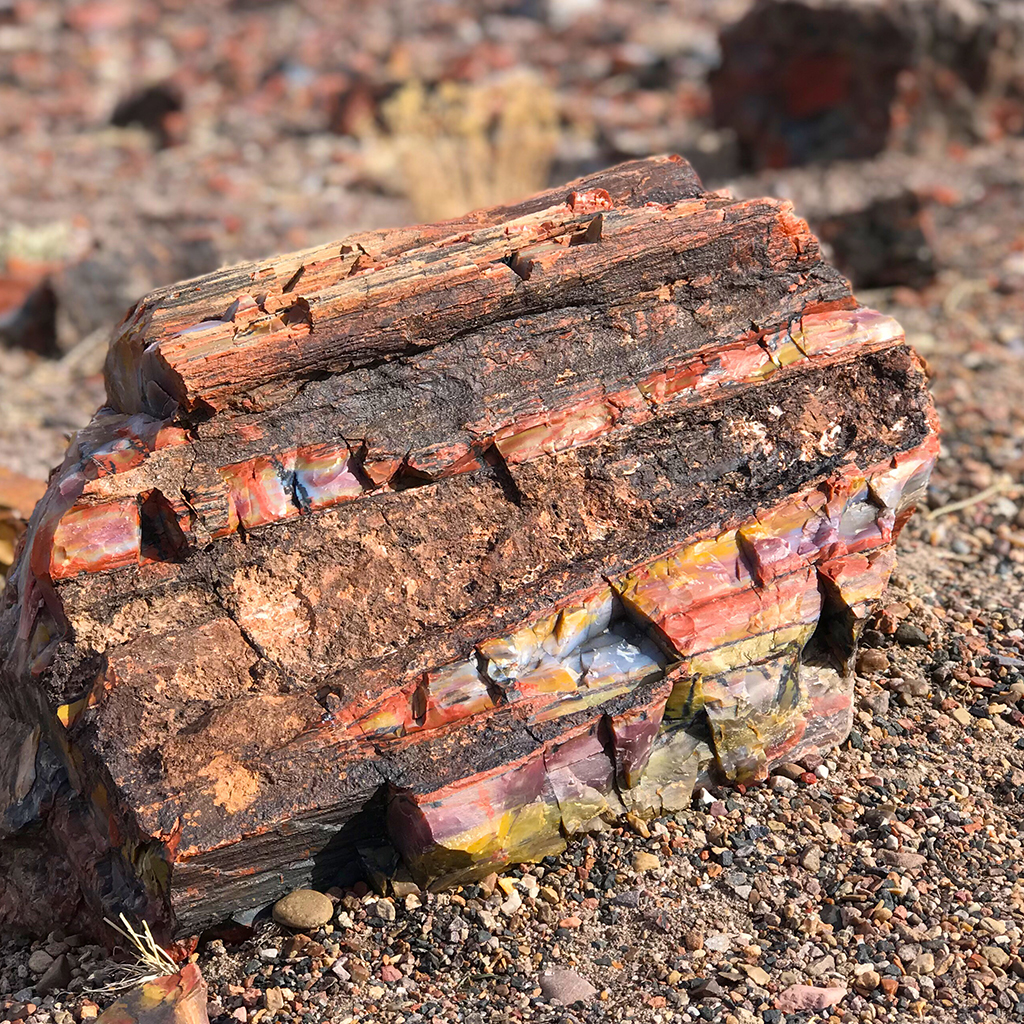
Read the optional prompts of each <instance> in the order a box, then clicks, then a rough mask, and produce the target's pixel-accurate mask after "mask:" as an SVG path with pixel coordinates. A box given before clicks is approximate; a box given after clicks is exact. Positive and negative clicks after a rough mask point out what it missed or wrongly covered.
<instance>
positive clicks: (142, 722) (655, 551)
mask: <svg viewBox="0 0 1024 1024" xmlns="http://www.w3.org/2000/svg"><path fill="white" fill-rule="evenodd" d="M107 385H108V396H109V404H108V406H107V407H106V408H104V409H103V410H101V411H100V412H99V413H98V414H97V416H96V417H95V419H94V420H93V422H92V423H91V424H90V425H89V426H88V427H86V428H85V429H84V430H82V431H80V432H79V434H78V435H77V437H76V438H75V440H74V442H73V443H72V446H71V448H70V449H69V452H68V455H67V458H66V460H65V462H64V465H63V466H62V467H61V468H60V469H59V470H58V471H57V472H56V473H55V475H54V476H53V478H52V480H51V483H50V487H49V490H48V492H47V494H46V496H45V497H44V499H43V500H42V502H40V504H39V506H38V507H37V509H36V511H35V514H34V516H33V519H32V523H31V524H30V529H29V531H28V533H27V535H26V539H25V543H24V547H23V550H22V552H21V554H20V557H19V560H18V562H17V564H16V566H15V567H14V568H13V569H12V572H11V575H10V582H9V586H8V591H7V596H6V602H5V606H4V611H3V617H2V620H0V631H2V643H3V656H4V661H3V666H2V671H0V700H2V704H0V708H2V717H0V723H2V724H0V729H2V730H3V735H4V736H5V737H7V738H8V739H9V740H10V742H9V743H7V744H6V745H5V744H0V815H2V816H0V837H2V839H3V841H2V842H0V922H3V923H5V924H10V923H13V924H20V925H21V926H23V927H26V928H29V929H34V930H40V929H43V928H45V927H47V926H49V925H50V924H52V923H53V922H54V921H57V920H60V921H64V922H68V921H70V920H72V919H73V918H76V917H78V918H80V919H81V923H82V924H83V925H89V924H90V923H95V922H96V921H98V920H100V919H102V917H103V916H108V917H114V918H116V915H117V914H118V913H120V912H121V911H124V912H126V913H128V914H129V915H134V916H136V917H146V918H147V919H148V920H150V921H151V922H153V923H154V924H157V925H159V926H162V927H163V928H164V929H165V930H173V929H174V928H176V927H179V928H193V927H196V926H198V925H200V924H202V923H203V922H205V921H210V920H214V919H217V918H218V917H222V916H226V915H227V914H229V913H231V912H233V911H236V910H238V909H239V908H241V907H246V906H259V905H262V904H265V903H267V902H269V901H270V900H272V899H274V898H276V897H277V896H278V895H279V894H280V892H281V891H282V890H283V889H286V888H289V887H295V886H298V885H306V884H313V885H318V884H319V885H329V884H331V883H333V882H335V881H338V880H342V879H344V877H345V876H346V873H348V874H349V875H351V874H352V873H353V872H359V871H360V870H361V869H360V866H359V863H360V856H361V852H360V851H367V850H379V849H380V848H381V846H382V845H383V844H388V843H390V844H392V845H393V847H394V849H396V850H397V851H398V853H399V854H400V855H401V857H402V859H404V861H405V863H406V865H407V867H408V868H409V869H410V870H411V871H412V872H413V873H414V875H415V876H416V877H417V878H418V879H419V880H420V881H421V882H423V883H425V884H432V885H440V886H443V885H448V884H454V883H457V882H460V881H464V880H466V879H469V878H472V877H474V876H477V875H480V874H481V873H486V872H487V871H490V870H492V869H493V868H495V867H499V866H501V865H505V864H508V863H511V862H515V861H528V860H535V859H537V858H539V857H543V856H545V855H546V854H548V853H551V852H553V851H556V850H558V849H560V848H561V847H562V845H563V844H564V842H565V839H566V837H567V836H569V835H572V834H573V833H576V832H579V831H582V830H587V829H596V828H603V827H606V826H607V825H609V824H611V823H614V822H615V821H617V820H618V818H619V817H620V816H621V815H622V814H623V813H625V812H627V811H631V812H633V813H636V814H641V815H654V814H659V813H661V812H663V811H672V810H679V809H681V808H684V807H685V806H687V804H688V802H689V800H690V794H691V791H692V788H693V786H694V785H695V784H696V782H697V781H698V780H699V779H701V778H705V779H712V778H714V779H717V780H721V781H734V782H739V783H744V784H746V783H751V782H756V781H757V780H759V779H763V778H765V777H766V775H767V773H768V770H769V769H770V767H771V765H772V764H773V763H775V762H777V761H778V760H780V759H783V758H786V759H792V758H797V757H799V756H801V754H802V753H804V752H808V751H812V750H821V749H825V748H828V747H830V746H831V745H833V744H835V743H836V742H838V741H840V740H841V739H842V738H843V737H844V736H845V734H846V732H847V730H848V729H849V725H850V715H851V697H850V692H851V690H850V678H849V666H850V664H851V658H852V656H853V653H854V651H855V647H856V642H857V636H858V632H859V630H860V628H861V625H862V623H863V621H864V619H865V617H866V615H867V614H868V612H869V611H870V608H871V606H872V603H873V602H874V601H875V600H876V599H877V598H878V596H879V595H880V594H881V593H882V590H883V589H884V587H885V585H886V581H887V580H888V577H889V574H890V572H891V571H892V567H893V544H894V541H895V538H896V536H897V534H898V532H899V530H900V528H901V526H902V525H903V523H904V522H905V520H906V518H907V516H908V515H909V514H910V512H911V510H912V508H913V506H914V504H915V502H917V501H918V500H920V498H921V496H922V494H923V492H924V488H925V486H926V483H927V477H928V471H929V468H930V466H931V463H932V461H933V460H934V457H935V454H936V451H937V439H936V433H935V423H934V416H933V412H932V408H931V405H930V402H929V399H928V395H927V391H926V388H925V382H924V378H923V375H922V372H921V368H920V366H919V364H918V362H917V360H916V358H915V357H914V355H913V354H912V353H911V352H910V351H909V350H908V349H907V348H906V347H905V345H904V343H903V335H902V332H901V330H900V328H899V326H898V325H897V324H896V323H895V322H894V321H893V320H892V319H891V318H889V317H886V316H883V315H882V314H879V313H875V312H873V311H871V310H867V309H864V308H863V307H860V306H858V305H857V303H856V301H855V300H854V299H853V298H852V296H851V295H850V293H849V289H848V286H847V284H846V282H845V281H844V280H843V279H842V278H841V277H840V276H839V275H838V274H837V273H836V272H835V271H833V270H832V269H831V268H829V266H828V265H827V264H825V263H824V262H823V261H822V259H821V256H820V253H819V250H818V246H817V243H816V241H815V239H814V238H813V236H812V235H811V234H810V233H809V232H808V230H807V227H806V224H804V222H803V221H801V220H800V219H799V218H797V217H796V216H795V215H794V214H793V212H792V211H791V209H790V208H789V206H788V205H787V204H785V203H782V202H777V201H774V200H757V201H744V202H738V201H736V200H733V199H731V198H729V197H728V196H726V195H721V194H709V193H705V192H703V191H702V190H701V188H700V185H699V182H698V181H697V180H696V178H695V177H694V176H693V173H692V171H691V170H690V169H689V167H688V166H687V165H686V164H685V163H684V162H683V161H680V160H678V159H677V158H659V159H655V160H650V161H643V162H638V163H633V164H626V165H623V166H622V167H619V168H615V169H613V170H611V171H608V172H605V173H603V174H600V175H596V176H594V177H593V178H591V179H588V180H585V181H582V182H577V183H575V184H574V185H569V186H566V187H564V188H562V189H556V190H553V191H551V192H548V193H544V194H541V195H539V196H535V197H533V198H532V199H530V200H527V201H526V202H524V203H522V204H520V205H519V206H516V207H509V208H502V209H496V210H488V211H482V212H479V213H476V214H472V215H469V216H467V217H466V218H464V219H462V220H460V221H457V222H448V223H445V224H439V225H431V226H427V227H417V228H408V229H401V230H396V231H385V232H377V233H369V234H364V235H360V236H356V237H354V238H350V239H347V240H345V241H344V242H341V243H337V244H335V245H333V246H324V247H322V248H320V249H317V250H314V251H310V252H306V253H297V254H294V255H292V256H287V257H281V258H279V259H276V260H269V261H266V262H265V263H262V264H249V265H245V266H242V267H236V268H231V269H228V270H224V271H219V272H218V273H217V274H214V275H211V276H209V277H207V278H200V279H198V280H196V281H193V282H187V283H186V284H183V285H179V286H176V287H174V288H171V289H166V290H164V291H162V292H158V293H155V294H153V295H151V296H149V297H147V298H145V299H143V300H142V301H141V302H140V303H139V304H138V305H137V306H136V307H135V308H134V309H133V310H132V311H131V312H130V314H129V316H128V317H127V318H126V320H125V321H124V323H123V324H122V325H121V326H120V328H119V329H118V331H117V333H116V336H115V338H114V341H113V343H112V346H111V350H110V357H109V360H108V365H107ZM41 897H42V898H41Z"/></svg>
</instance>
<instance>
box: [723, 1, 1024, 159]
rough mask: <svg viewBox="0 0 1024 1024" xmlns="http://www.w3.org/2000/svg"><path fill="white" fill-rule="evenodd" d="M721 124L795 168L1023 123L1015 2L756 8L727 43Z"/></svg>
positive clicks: (980, 136) (1021, 36)
mask: <svg viewBox="0 0 1024 1024" xmlns="http://www.w3.org/2000/svg"><path fill="white" fill-rule="evenodd" d="M720 42H721V48H722V60H721V64H720V66H719V68H717V69H716V70H715V71H714V72H713V73H712V75H711V79H710V85H711V95H712V104H713V108H714V113H715V120H716V122H717V123H718V124H719V125H720V126H722V127H728V128H731V129H732V130H733V131H735V133H736V138H737V142H738V144H739V151H740V156H741V159H742V161H743V163H744V164H745V165H746V166H748V167H752V168H764V167H792V166H797V165H801V164H808V163H815V162H821V161H831V160H842V159H863V158H865V157H870V156H874V155H875V154H877V153H879V152H881V151H882V150H883V149H886V148H888V147H892V148H896V149H901V150H905V151H907V152H917V153H919V152H921V151H922V149H932V150H934V151H935V152H936V153H937V154H939V155H940V156H941V157H944V156H945V154H946V151H947V147H948V144H949V142H950V141H956V142H960V143H968V144H971V143H976V142H979V141H983V140H990V139H992V138H998V137H999V136H1001V135H1004V134H1019V133H1020V131H1021V129H1022V127H1024V104H1022V95H1024V91H1022V88H1021V82H1022V79H1024V21H1022V19H1021V17H1020V5H1019V4H1018V3H1013V2H1006V0H928V2H927V3H921V2H920V0H757V2H756V3H754V4H753V5H752V6H751V8H750V10H749V11H748V12H747V13H746V14H745V15H744V17H743V18H741V19H740V20H739V21H737V22H735V23H734V24H732V25H730V26H728V27H727V28H726V29H725V30H724V31H723V32H722V35H721V40H720Z"/></svg>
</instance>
